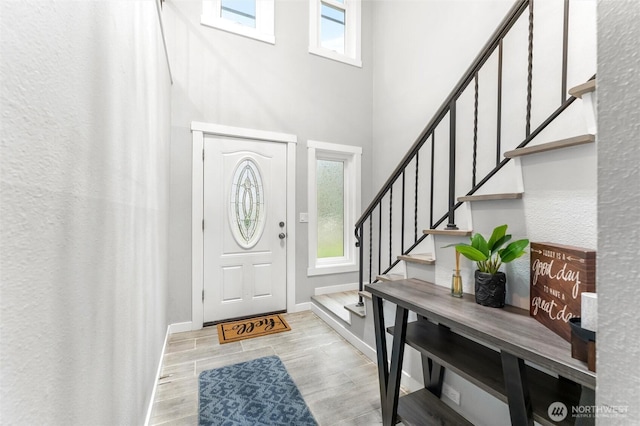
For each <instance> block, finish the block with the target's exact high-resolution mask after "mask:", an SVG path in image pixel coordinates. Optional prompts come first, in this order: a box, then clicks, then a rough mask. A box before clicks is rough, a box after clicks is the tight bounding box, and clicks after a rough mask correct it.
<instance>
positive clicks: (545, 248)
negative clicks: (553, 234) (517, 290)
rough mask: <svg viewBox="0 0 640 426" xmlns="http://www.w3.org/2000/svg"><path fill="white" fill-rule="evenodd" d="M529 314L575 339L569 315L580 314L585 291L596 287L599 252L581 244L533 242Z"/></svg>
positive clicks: (594, 289) (575, 315)
mask: <svg viewBox="0 0 640 426" xmlns="http://www.w3.org/2000/svg"><path fill="white" fill-rule="evenodd" d="M530 284H531V304H530V306H529V314H530V315H531V316H532V317H534V318H535V319H536V320H538V321H540V322H541V323H542V324H544V325H545V326H546V327H547V328H549V329H550V330H552V331H553V332H554V333H556V334H558V335H560V336H562V338H564V339H565V340H567V341H571V329H570V327H569V319H570V318H573V317H579V316H580V305H581V295H582V292H585V291H586V292H595V291H596V252H595V250H588V249H584V248H581V247H571V246H563V245H559V244H552V243H531V283H530Z"/></svg>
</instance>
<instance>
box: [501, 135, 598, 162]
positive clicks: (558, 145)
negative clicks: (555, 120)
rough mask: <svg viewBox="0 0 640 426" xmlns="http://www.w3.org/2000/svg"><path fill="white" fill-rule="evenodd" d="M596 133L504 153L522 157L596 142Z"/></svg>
mask: <svg viewBox="0 0 640 426" xmlns="http://www.w3.org/2000/svg"><path fill="white" fill-rule="evenodd" d="M595 140H596V137H595V136H594V135H580V136H575V137H572V138H568V139H561V140H557V141H555V142H549V143H543V144H540V145H535V146H527V147H524V148H518V149H514V150H512V151H507V152H505V153H504V156H505V157H506V158H514V157H520V156H523V155H529V154H537V153H539V152H546V151H552V150H554V149H562V148H568V147H570V146H576V145H583V144H587V143H593V142H595Z"/></svg>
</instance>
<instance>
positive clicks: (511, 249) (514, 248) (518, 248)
mask: <svg viewBox="0 0 640 426" xmlns="http://www.w3.org/2000/svg"><path fill="white" fill-rule="evenodd" d="M528 244H529V240H527V239H523V240H518V241H514V242H512V243H511V244H509V245H508V246H507V247H505V248H504V249H502V250H500V251H499V252H498V254H499V255H500V260H502V263H508V262H511V261H512V260H515V259H517V258H519V257H520V256H522V255H523V254H524V253H525V251H524V248H525V247H526V246H527V245H528Z"/></svg>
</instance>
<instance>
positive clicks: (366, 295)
mask: <svg viewBox="0 0 640 426" xmlns="http://www.w3.org/2000/svg"><path fill="white" fill-rule="evenodd" d="M358 294H359V295H360V296H362V297H364V298H365V299H369V300H371V298H372V295H371V293H370V292H368V291H367V290H362V291H359V292H358Z"/></svg>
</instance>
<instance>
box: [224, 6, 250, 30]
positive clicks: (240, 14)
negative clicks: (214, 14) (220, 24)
mask: <svg viewBox="0 0 640 426" xmlns="http://www.w3.org/2000/svg"><path fill="white" fill-rule="evenodd" d="M220 17H221V18H224V19H227V20H229V21H233V22H237V23H238V24H241V25H244V26H246V27H251V28H255V27H256V0H221V1H220Z"/></svg>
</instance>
